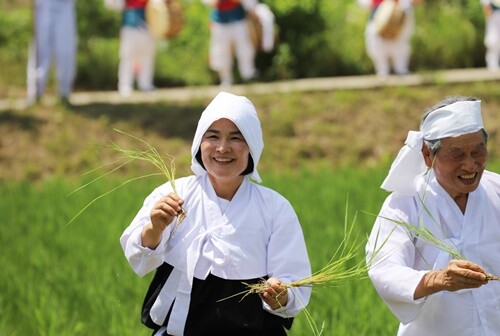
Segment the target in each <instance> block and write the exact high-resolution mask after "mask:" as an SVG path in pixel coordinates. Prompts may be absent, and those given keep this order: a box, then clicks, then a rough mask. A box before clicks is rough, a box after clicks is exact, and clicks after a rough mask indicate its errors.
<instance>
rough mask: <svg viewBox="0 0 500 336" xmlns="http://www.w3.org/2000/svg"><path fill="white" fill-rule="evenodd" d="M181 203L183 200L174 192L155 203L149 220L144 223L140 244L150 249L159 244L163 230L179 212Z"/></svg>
mask: <svg viewBox="0 0 500 336" xmlns="http://www.w3.org/2000/svg"><path fill="white" fill-rule="evenodd" d="M183 203H184V200H182V199H181V198H180V197H179V196H177V195H176V194H174V193H170V194H168V195H167V196H165V197H163V198H162V199H160V200H159V201H158V202H156V203H155V205H154V206H153V209H151V212H150V218H151V222H149V223H148V224H146V225H145V226H144V228H143V229H142V234H141V242H142V246H144V247H148V248H150V249H152V250H154V249H156V247H157V246H158V244H160V241H161V238H162V235H163V231H165V229H166V228H167V226H169V225H170V224H171V223H172V222H173V220H174V218H175V217H177V215H178V214H179V213H181V211H182V204H183Z"/></svg>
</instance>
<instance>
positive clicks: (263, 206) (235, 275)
mask: <svg viewBox="0 0 500 336" xmlns="http://www.w3.org/2000/svg"><path fill="white" fill-rule="evenodd" d="M175 184H176V188H177V191H178V193H179V195H180V196H181V197H182V198H183V199H184V209H185V210H186V212H187V217H186V218H185V219H184V221H183V222H182V223H181V224H180V225H179V226H178V228H177V229H176V230H175V232H173V228H174V227H175V226H176V225H177V220H174V222H172V224H171V225H169V227H167V229H166V230H165V231H164V234H163V238H162V241H161V243H160V245H159V246H158V247H157V248H156V249H155V250H151V249H148V248H145V247H142V246H141V231H142V228H143V227H144V225H146V224H147V223H148V222H149V221H150V211H151V208H152V207H153V206H154V204H155V203H156V202H157V201H158V200H159V199H160V198H162V197H164V196H165V195H167V194H169V193H170V192H172V188H171V186H170V184H169V183H165V184H163V185H162V186H160V187H158V188H157V189H155V190H154V191H153V192H152V193H151V194H150V195H149V196H148V197H147V198H146V200H145V202H144V205H143V207H142V208H141V209H140V211H139V212H138V214H137V215H136V217H135V218H134V220H133V221H132V223H131V224H130V226H129V227H128V228H127V229H126V230H125V231H124V233H123V235H122V237H121V238H120V243H121V245H122V248H123V251H124V253H125V256H126V258H127V259H128V261H129V263H130V265H131V266H132V268H133V269H134V271H135V272H136V273H137V274H138V275H141V276H142V275H145V274H147V273H149V272H151V271H154V270H155V269H156V268H157V267H158V266H160V265H161V264H162V263H163V262H166V263H168V264H170V265H172V266H173V267H174V270H173V271H172V273H171V275H170V277H169V278H168V280H167V283H166V285H165V286H164V287H163V289H162V291H161V292H160V294H159V296H158V298H157V300H156V302H155V303H154V305H153V307H152V309H151V313H150V315H151V318H152V320H153V321H154V322H155V323H156V324H158V325H161V324H162V323H163V321H164V320H165V317H166V315H167V312H168V309H169V308H170V306H171V305H172V303H173V302H174V300H175V303H174V305H173V308H172V313H171V316H170V319H169V324H168V329H167V331H168V333H169V334H175V335H177V334H182V333H183V329H184V324H185V322H186V318H187V313H188V308H189V302H190V293H191V288H192V283H193V277H196V278H198V279H206V277H207V276H208V274H209V273H212V274H213V275H215V276H217V277H220V278H223V279H232V280H239V279H241V280H243V279H251V278H258V277H264V276H269V277H277V278H279V279H281V280H282V281H283V282H285V283H290V282H293V281H296V280H299V279H302V278H304V277H307V276H310V275H311V267H310V263H309V259H308V254H307V249H306V245H305V241H304V237H303V233H302V229H301V227H300V223H299V220H298V218H297V215H296V213H295V211H294V210H293V208H292V206H291V204H290V203H289V202H288V201H287V200H286V199H285V198H284V197H283V196H281V195H280V194H278V193H277V192H275V191H273V190H271V189H269V188H266V187H263V186H261V185H257V184H255V183H253V182H251V181H250V180H248V179H247V178H245V179H244V181H243V183H242V185H241V186H240V188H239V189H238V191H237V193H236V194H235V196H234V197H233V199H232V200H231V202H229V204H228V205H227V209H226V210H225V212H221V207H220V206H219V202H218V199H217V196H216V194H215V191H214V189H213V187H212V185H211V183H210V181H209V179H208V177H207V175H206V174H205V175H198V176H189V177H184V178H180V179H178V180H176V182H175ZM172 232H173V233H172ZM310 294H311V288H308V287H301V288H294V289H293V290H289V300H288V303H287V305H286V307H283V308H280V309H277V310H274V311H273V310H272V309H270V307H269V306H268V305H267V304H265V303H264V302H263V308H264V309H266V310H267V311H269V312H270V313H272V314H275V315H278V316H281V317H293V316H295V315H297V314H298V312H299V311H300V310H302V309H303V308H304V307H305V306H306V305H307V303H308V302H309V298H310Z"/></svg>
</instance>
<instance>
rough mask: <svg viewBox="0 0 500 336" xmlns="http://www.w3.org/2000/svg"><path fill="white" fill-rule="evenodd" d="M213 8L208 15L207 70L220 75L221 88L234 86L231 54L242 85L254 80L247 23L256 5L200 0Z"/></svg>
mask: <svg viewBox="0 0 500 336" xmlns="http://www.w3.org/2000/svg"><path fill="white" fill-rule="evenodd" d="M202 1H203V2H204V3H205V4H207V5H210V6H212V10H211V13H210V20H211V23H210V32H211V38H210V48H209V49H210V50H209V65H210V68H211V69H212V70H214V71H216V72H217V74H218V75H219V79H220V83H221V85H222V86H227V85H231V84H233V64H234V63H233V52H234V54H235V55H234V56H236V60H237V64H238V71H239V74H240V76H241V79H242V80H243V81H249V80H251V79H253V78H254V77H255V76H256V69H255V64H254V63H255V54H256V50H255V46H254V44H253V42H252V39H251V35H250V30H249V26H248V22H247V19H248V18H247V16H248V15H255V13H254V8H255V6H256V5H257V2H256V1H243V0H242V1H240V0H202Z"/></svg>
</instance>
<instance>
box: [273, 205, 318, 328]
mask: <svg viewBox="0 0 500 336" xmlns="http://www.w3.org/2000/svg"><path fill="white" fill-rule="evenodd" d="M273 218H274V223H273V232H272V234H271V238H270V240H269V245H268V252H267V255H268V266H267V267H268V271H267V273H268V275H269V277H276V278H278V279H280V280H281V281H283V282H284V283H291V282H294V281H297V280H300V279H303V278H306V277H309V276H311V265H310V262H309V257H308V254H307V248H306V244H305V240H304V236H303V233H302V228H301V226H300V222H299V219H298V217H297V215H296V213H295V211H294V210H293V208H292V206H291V204H290V203H289V202H288V201H286V200H284V199H282V200H281V201H280V200H278V204H277V209H276V213H275V214H274V216H273ZM310 296H311V287H296V288H292V289H289V290H288V302H287V305H286V306H285V307H283V308H280V309H277V310H271V309H270V308H269V306H268V305H267V304H265V303H263V307H264V309H265V310H267V311H269V312H270V313H271V314H274V315H278V316H281V317H284V318H289V317H293V316H296V315H297V314H298V313H299V312H300V311H301V310H302V309H304V308H305V307H306V306H307V304H308V303H309V299H310Z"/></svg>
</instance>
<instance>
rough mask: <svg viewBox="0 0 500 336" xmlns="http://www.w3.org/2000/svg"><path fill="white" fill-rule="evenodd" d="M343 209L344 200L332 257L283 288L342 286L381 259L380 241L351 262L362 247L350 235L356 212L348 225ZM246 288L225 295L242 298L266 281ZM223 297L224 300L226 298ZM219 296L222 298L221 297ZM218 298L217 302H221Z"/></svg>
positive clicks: (263, 286) (263, 287) (262, 287)
mask: <svg viewBox="0 0 500 336" xmlns="http://www.w3.org/2000/svg"><path fill="white" fill-rule="evenodd" d="M347 210H348V203H346V215H345V220H344V236H343V238H342V241H341V243H340V244H339V246H338V247H337V249H336V251H335V253H334V254H333V256H332V258H331V259H330V260H329V261H328V263H327V264H326V265H325V266H323V267H322V268H321V269H319V270H318V271H316V272H314V273H313V274H311V275H310V276H307V277H305V278H302V279H299V280H296V281H293V282H290V283H283V284H282V287H284V288H286V289H291V288H296V287H306V286H307V287H314V286H329V287H338V286H343V285H346V284H347V283H350V282H352V281H357V280H362V279H365V278H367V277H368V273H367V271H368V268H369V267H371V266H372V265H373V264H375V263H377V262H379V261H380V260H381V256H380V255H379V253H378V252H379V251H380V249H381V247H382V246H383V245H384V244H385V242H383V243H382V244H381V246H380V247H379V248H378V249H377V251H375V253H374V254H373V255H372V256H371V258H370V259H369V260H368V261H366V260H365V259H364V255H363V258H361V260H360V261H355V259H356V258H357V257H358V256H359V251H360V249H361V248H362V246H364V244H365V241H364V240H363V241H360V240H359V237H358V236H355V237H353V230H354V227H355V225H354V223H355V222H356V219H357V214H356V215H355V216H354V219H353V221H352V223H351V225H350V226H349V225H348V218H347ZM352 262H355V263H354V265H351V266H349V264H350V263H352ZM244 284H245V285H246V286H247V287H248V289H247V290H245V291H243V292H240V293H237V294H234V295H232V296H230V297H228V298H231V297H235V296H239V295H243V297H242V299H243V298H245V297H246V296H247V295H250V294H259V293H262V292H264V291H265V290H266V289H267V288H268V284H267V282H266V280H265V279H262V280H261V281H259V282H258V283H254V284H248V283H244ZM228 298H225V299H228ZM225 299H222V300H225ZM222 300H220V301H222Z"/></svg>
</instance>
